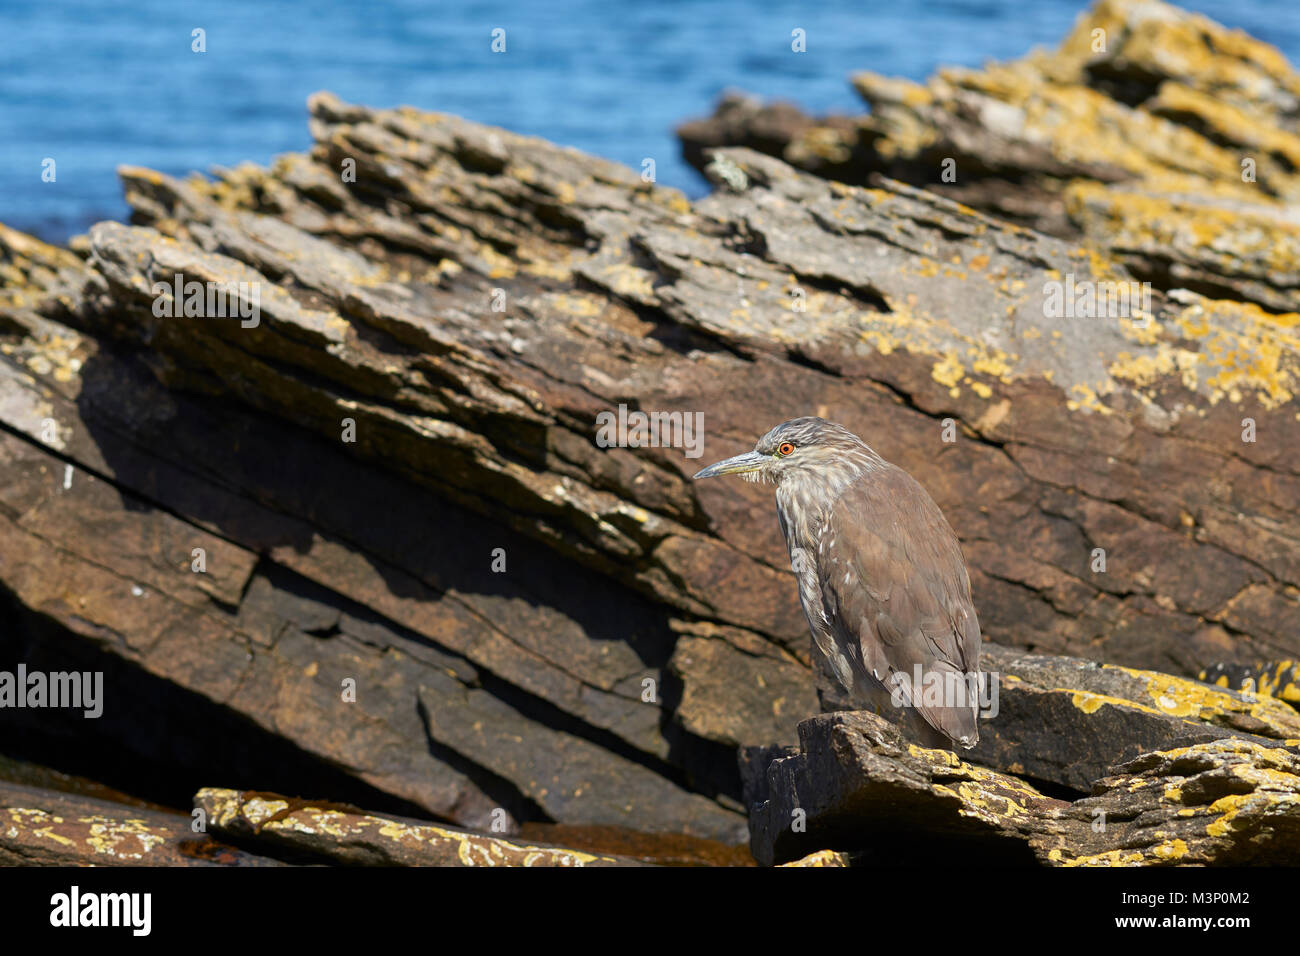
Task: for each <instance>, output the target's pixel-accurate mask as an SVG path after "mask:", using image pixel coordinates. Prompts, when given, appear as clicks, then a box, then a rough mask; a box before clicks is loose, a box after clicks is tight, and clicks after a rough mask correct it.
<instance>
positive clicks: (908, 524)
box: [695, 417, 982, 750]
mask: <svg viewBox="0 0 1300 956" xmlns="http://www.w3.org/2000/svg"><path fill="white" fill-rule="evenodd" d="M721 475H740V476H741V477H742V478H744V479H746V480H748V481H759V482H767V483H771V484H774V485H775V486H776V513H777V520H778V521H779V522H780V526H781V533H782V534H783V535H784V537H785V542H786V547H787V548H788V549H789V552H790V565H791V568H792V569H793V570H794V572H795V575H796V578H797V580H798V584H799V601H800V603H801V604H802V605H803V610H804V615H805V616H806V617H807V619H808V626H809V628H810V629H811V630H812V636H813V643H814V644H815V645H816V647H817V649H818V651H819V652H820V653H821V654H822V655H824V656H825V658H826V660H827V662H828V664H829V665H830V669H831V671H832V672H833V673H834V675H835V677H836V679H837V680H838V681H839V682H840V684H842V685H843V686H844V688H845V690H847V691H848V692H849V694H850V697H851V699H852V700H853V701H854V703H855V704H856V705H858V706H860V707H861V708H862V709H868V710H874V711H875V712H876V713H878V714H880V715H881V716H882V717H885V718H886V719H890V720H891V721H892V722H893V723H894V724H895V725H896V726H898V727H899V728H900V729H901V730H902V731H903V732H904V733H905V735H908V736H910V737H912V738H913V739H915V740H916V741H917V742H919V743H921V744H922V745H923V746H926V747H932V748H941V749H948V750H955V749H956V748H958V747H960V748H962V749H970V748H971V747H974V746H975V745H976V744H977V743H978V742H979V728H978V726H977V723H976V718H977V717H978V713H979V686H980V681H981V680H982V675H981V674H980V671H979V655H980V625H979V618H978V616H977V614H976V611H975V605H974V603H973V601H972V597H971V587H970V574H969V572H968V571H967V569H966V563H965V560H964V559H963V557H962V551H961V545H960V543H959V542H958V540H957V535H956V534H955V533H954V532H953V530H952V528H951V527H950V526H949V524H948V522H947V520H946V519H945V518H944V516H943V512H942V511H941V510H940V508H939V506H938V505H937V504H935V502H934V499H933V498H931V497H930V495H929V494H928V493H927V492H926V490H925V489H924V488H923V487H921V485H920V483H919V482H917V481H916V479H915V478H913V477H912V476H911V475H909V474H908V473H907V472H906V471H904V470H903V469H902V468H899V467H898V466H897V465H893V464H890V463H889V462H887V461H885V460H884V459H883V458H881V457H880V455H878V454H876V452H875V451H873V450H872V449H871V447H870V446H868V445H867V443H866V442H864V441H863V440H862V439H861V438H859V437H858V436H857V435H855V434H854V433H853V432H851V431H850V430H849V429H847V428H845V427H844V426H843V425H839V424H835V423H834V422H829V421H826V420H825V419H823V418H816V417H804V418H795V419H791V420H790V421H788V422H783V423H782V424H780V425H777V426H776V427H775V428H773V429H772V430H771V431H769V432H768V433H767V434H766V435H764V436H763V437H762V438H760V439H759V440H758V442H757V443H756V444H755V445H754V450H753V451H751V452H746V453H744V454H742V455H737V456H735V457H734V458H727V459H725V460H723V461H719V462H716V463H715V464H712V465H709V466H708V467H707V468H704V469H702V470H701V471H699V472H698V473H697V474H696V475H695V479H696V480H699V479H702V478H713V477H717V476H721Z"/></svg>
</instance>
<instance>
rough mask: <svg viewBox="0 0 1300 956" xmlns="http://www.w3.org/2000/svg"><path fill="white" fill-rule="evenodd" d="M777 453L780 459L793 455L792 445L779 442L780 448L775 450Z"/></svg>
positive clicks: (786, 442)
mask: <svg viewBox="0 0 1300 956" xmlns="http://www.w3.org/2000/svg"><path fill="white" fill-rule="evenodd" d="M777 453H778V454H780V455H781V456H782V457H784V456H786V455H793V454H794V445H792V444H790V442H788V441H783V442H781V446H780V447H779V448H777Z"/></svg>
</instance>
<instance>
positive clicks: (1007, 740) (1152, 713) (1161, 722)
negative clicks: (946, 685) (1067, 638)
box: [969, 645, 1300, 793]
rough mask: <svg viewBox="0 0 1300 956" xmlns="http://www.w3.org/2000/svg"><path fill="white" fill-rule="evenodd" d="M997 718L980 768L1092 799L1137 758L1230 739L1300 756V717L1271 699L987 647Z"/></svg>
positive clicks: (985, 723) (981, 751) (984, 724)
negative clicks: (1113, 771)
mask: <svg viewBox="0 0 1300 956" xmlns="http://www.w3.org/2000/svg"><path fill="white" fill-rule="evenodd" d="M980 663H981V667H982V668H983V669H984V670H985V672H991V673H996V674H997V675H999V679H998V681H997V686H998V701H997V714H996V716H994V717H991V718H990V719H987V720H982V721H981V722H980V741H979V744H978V745H977V746H976V747H975V749H974V750H972V751H971V752H970V754H969V758H970V759H971V760H973V761H975V762H977V763H981V764H984V765H986V766H989V767H994V768H997V769H998V770H1002V771H1004V772H1008V773H1014V774H1018V775H1022V776H1025V777H1028V778H1030V779H1032V780H1035V781H1038V782H1048V783H1053V784H1058V785H1061V786H1065V787H1069V788H1070V789H1072V790H1075V791H1080V792H1084V793H1086V792H1087V791H1088V790H1090V789H1091V787H1092V785H1093V783H1094V781H1096V780H1097V779H1099V778H1101V777H1103V776H1105V774H1106V772H1107V769H1108V768H1110V767H1112V766H1114V765H1116V764H1119V763H1122V762H1124V761H1127V760H1131V759H1135V758H1137V757H1138V756H1139V755H1140V754H1144V753H1150V752H1153V751H1162V750H1168V749H1170V748H1173V747H1178V746H1186V745H1189V744H1193V743H1199V742H1201V741H1207V740H1217V739H1221V738H1227V737H1234V738H1237V739H1241V740H1245V741H1249V742H1252V743H1254V744H1256V745H1258V746H1261V747H1266V748H1275V747H1285V748H1288V749H1291V750H1293V751H1296V753H1297V754H1298V755H1300V714H1297V713H1296V711H1295V710H1294V709H1293V708H1291V707H1289V706H1287V705H1286V704H1284V703H1282V702H1281V701H1279V700H1274V699H1272V698H1269V697H1263V696H1261V697H1255V696H1253V695H1247V694H1242V693H1238V692H1234V691H1231V690H1222V689H1219V688H1217V687H1213V686H1209V685H1207V684H1203V683H1200V682H1198V681H1193V680H1187V679H1185V678H1179V677H1174V676H1171V675H1169V674H1161V673H1158V672H1155V671H1143V670H1137V669H1134V668H1128V667H1113V666H1109V665H1104V664H1097V663H1095V662H1093V661H1085V660H1080V659H1078V658H1066V657H1049V656H1046V655H1037V654H1020V653H1016V652H1014V651H1010V650H1008V649H1007V648H1001V647H997V646H996V645H986V648H985V653H984V654H983V656H982V657H981V660H980Z"/></svg>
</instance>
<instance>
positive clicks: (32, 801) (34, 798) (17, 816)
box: [0, 780, 280, 866]
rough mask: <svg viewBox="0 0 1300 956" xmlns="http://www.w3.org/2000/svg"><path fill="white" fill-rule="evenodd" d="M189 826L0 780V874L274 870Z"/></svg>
mask: <svg viewBox="0 0 1300 956" xmlns="http://www.w3.org/2000/svg"><path fill="white" fill-rule="evenodd" d="M190 823H191V821H190V818H189V817H187V816H185V815H183V814H179V813H165V812H162V811H158V810H146V809H141V808H139V807H127V806H123V805H121V804H117V803H113V802H111V801H107V800H98V799H95V798H93V797H85V796H75V795H71V794H66V793H59V792H57V791H52V790H45V789H42V788H40V787H32V786H26V785H23V784H18V783H10V782H7V781H3V780H0V866H279V865H280V863H279V861H277V860H274V859H270V858H268V857H263V856H257V855H255V854H252V853H247V852H245V851H243V850H240V849H237V848H235V847H233V846H230V845H228V844H225V843H221V842H219V841H217V840H214V839H212V837H211V836H205V835H204V834H202V833H195V832H194V831H193V830H192V829H191V826H190Z"/></svg>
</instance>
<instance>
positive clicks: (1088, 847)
mask: <svg viewBox="0 0 1300 956" xmlns="http://www.w3.org/2000/svg"><path fill="white" fill-rule="evenodd" d="M799 732H800V737H801V739H802V743H801V747H800V749H799V751H798V752H795V753H791V754H787V755H784V756H779V757H776V758H775V759H772V760H771V761H770V762H769V763H768V764H767V766H766V768H765V770H764V772H763V773H762V774H761V775H758V776H756V777H754V778H752V780H751V796H752V798H753V806H752V811H751V813H752V817H751V832H752V838H751V847H752V849H753V852H754V856H755V857H756V858H757V859H758V861H759V862H760V863H763V864H769V865H770V864H772V863H789V862H793V861H795V860H800V859H803V858H807V857H808V856H809V855H810V854H812V853H815V852H817V853H825V854H828V856H829V860H831V861H834V862H833V863H832V864H831V865H845V864H846V863H847V864H856V865H889V866H897V865H899V864H900V862H901V863H903V864H904V865H907V864H909V863H911V862H913V861H915V862H921V861H925V860H927V859H951V858H953V855H955V854H961V855H963V856H965V857H966V858H978V859H979V860H980V861H981V862H982V863H983V864H984V865H990V864H992V865H1004V866H1015V865H1024V866H1029V865H1046V866H1165V865H1192V864H1195V865H1216V866H1235V865H1243V864H1252V865H1267V864H1272V865H1287V864H1293V863H1294V862H1295V854H1296V849H1297V847H1298V846H1300V755H1297V754H1296V753H1295V751H1294V750H1287V749H1283V748H1280V747H1267V746H1262V745H1260V744H1258V743H1253V742H1249V741H1245V740H1238V739H1231V738H1229V739H1222V740H1214V741H1210V742H1206V743H1199V744H1195V745H1192V746H1189V747H1181V748H1175V749H1170V750H1162V751H1158V752H1153V753H1147V754H1143V755H1142V756H1140V757H1138V758H1136V759H1134V760H1132V761H1130V762H1128V763H1125V764H1121V765H1119V766H1117V767H1115V768H1114V769H1113V770H1112V772H1111V773H1110V775H1108V776H1106V777H1103V778H1102V779H1100V780H1098V781H1097V782H1096V784H1095V785H1094V787H1093V789H1092V793H1091V794H1090V795H1089V796H1088V797H1086V798H1084V799H1082V800H1077V801H1075V802H1073V803H1067V802H1065V801H1063V800H1059V799H1055V798H1053V797H1049V796H1046V795H1044V794H1042V793H1040V792H1039V791H1038V790H1036V789H1035V788H1034V787H1032V786H1030V785H1029V784H1027V783H1025V782H1024V781H1023V780H1021V779H1018V778H1016V777H1012V776H1008V775H1005V774H1000V773H996V772H994V771H990V770H987V769H985V768H983V767H979V766H977V765H974V764H970V763H966V762H964V761H962V760H959V759H958V758H957V757H956V756H955V755H953V754H952V753H950V752H949V751H945V750H927V749H925V748H922V747H918V746H916V745H915V744H910V743H908V742H907V741H906V740H904V739H903V738H902V737H900V736H899V735H898V734H897V733H896V732H895V731H894V729H893V728H892V726H890V725H889V724H887V723H886V722H884V721H883V720H882V719H881V718H879V717H877V716H876V715H874V714H870V713H865V712H853V713H840V714H823V715H821V716H818V717H814V718H810V719H809V720H808V721H805V722H804V723H803V724H800V727H799Z"/></svg>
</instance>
